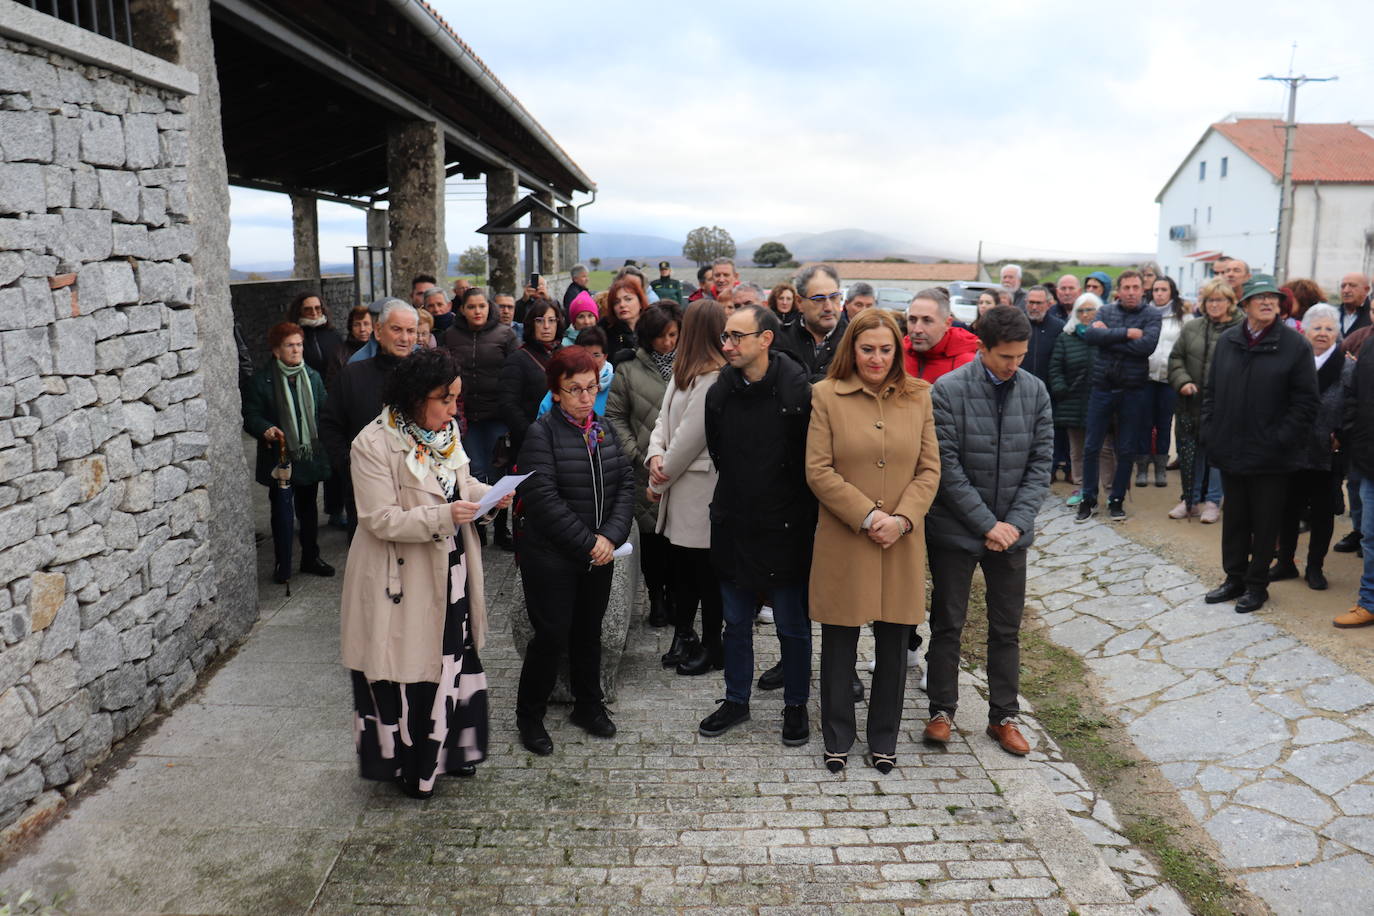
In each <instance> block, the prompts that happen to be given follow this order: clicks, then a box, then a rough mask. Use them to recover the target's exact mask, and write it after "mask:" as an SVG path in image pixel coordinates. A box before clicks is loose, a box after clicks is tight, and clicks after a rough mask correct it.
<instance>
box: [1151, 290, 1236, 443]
mask: <svg viewBox="0 0 1374 916" xmlns="http://www.w3.org/2000/svg"><path fill="white" fill-rule="evenodd" d="M1244 320H1245V315H1244V313H1242V312H1240V311H1239V310H1237V311H1236V313H1235V315H1234V316H1233V317H1231V318H1229V319H1227V320H1225V321H1222V322H1215V321H1212V320H1211V319H1210V318H1208V317H1207V316H1206V315H1203V316H1201V317H1199V318H1198V319H1197V320H1196V321H1189V322H1188V323H1186V324H1185V325H1184V326H1183V330H1182V331H1179V333H1178V340H1176V341H1174V348H1173V350H1171V351H1170V352H1169V384H1170V385H1172V386H1173V388H1174V390H1175V391H1179V389H1181V388H1182V387H1183V386H1184V385H1189V384H1192V385H1196V386H1197V393H1196V394H1193V395H1191V396H1187V395H1184V394H1183V393H1182V392H1180V393H1179V396H1178V406H1177V407H1175V408H1174V410H1175V412H1176V413H1186V414H1188V415H1189V416H1190V417H1192V418H1193V419H1194V420H1198V419H1200V418H1201V416H1202V392H1203V388H1205V387H1206V381H1207V370H1208V367H1210V366H1211V365H1212V355H1213V354H1214V353H1215V352H1216V349H1217V341H1218V340H1220V339H1221V335H1222V334H1223V333H1224V332H1226V331H1228V330H1230V329H1231V328H1234V327H1235V326H1236V325H1238V324H1240V323H1241V322H1242V321H1244Z"/></svg>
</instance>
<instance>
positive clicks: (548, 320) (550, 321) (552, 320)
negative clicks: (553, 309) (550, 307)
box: [534, 315, 558, 325]
mask: <svg viewBox="0 0 1374 916" xmlns="http://www.w3.org/2000/svg"><path fill="white" fill-rule="evenodd" d="M534 323H535V324H552V325H556V324H558V319H557V318H556V317H554V316H553V315H545V316H544V317H543V318H536V319H534Z"/></svg>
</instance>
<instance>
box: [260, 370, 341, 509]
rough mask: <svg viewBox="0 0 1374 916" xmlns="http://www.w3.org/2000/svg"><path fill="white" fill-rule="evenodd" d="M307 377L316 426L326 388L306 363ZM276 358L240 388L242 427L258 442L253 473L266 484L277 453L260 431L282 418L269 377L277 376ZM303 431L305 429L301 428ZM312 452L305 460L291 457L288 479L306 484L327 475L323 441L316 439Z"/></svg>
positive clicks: (327, 462)
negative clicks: (255, 468)
mask: <svg viewBox="0 0 1374 916" xmlns="http://www.w3.org/2000/svg"><path fill="white" fill-rule="evenodd" d="M305 374H306V377H307V378H309V379H310V390H311V392H312V393H313V394H314V396H315V425H316V428H317V429H318V427H319V422H320V420H319V418H320V414H322V413H323V412H324V402H325V397H326V395H325V391H324V380H323V379H322V378H320V374H319V373H318V372H316V371H315V370H314V369H311V368H310V367H309V366H306V367H305ZM276 375H277V368H276V361H275V360H272V361H269V362H268V364H267V366H266V367H265V368H262V369H259V370H258V371H257V372H254V373H253V377H252V378H251V379H249V380H248V383H247V385H246V386H245V388H244V392H243V431H244V432H246V433H247V434H248V435H250V436H252V437H253V438H254V439H256V440H257V442H258V464H257V473H256V474H255V475H254V476H255V477H256V479H257V481H258V483H260V484H262V485H263V486H265V487H270V486H272V484H273V482H274V481H273V480H272V469H273V468H275V467H276V466H277V456H278V454H279V450H278V447H277V445H276V443H273V444H271V445H269V444H268V443H266V442H264V441H263V438H262V434H263V433H265V432H267V431H268V430H269V429H271V428H272V427H274V426H277V427H280V426H281V422H280V420H279V418H278V413H277V395H276V392H275V391H273V389H272V380H273V379H274V378H276ZM302 435H304V430H302ZM316 445H317V449H316V451H315V454H314V455H313V456H311V457H310V458H308V459H306V460H305V461H293V462H292V463H291V482H292V483H293V484H300V485H302V486H305V485H307V484H312V483H319V482H320V481H321V480H324V479H325V478H327V477H328V476H329V473H330V468H329V456H328V454H327V453H326V452H325V450H324V443H323V442H318V443H316Z"/></svg>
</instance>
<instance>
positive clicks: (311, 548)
mask: <svg viewBox="0 0 1374 916" xmlns="http://www.w3.org/2000/svg"><path fill="white" fill-rule="evenodd" d="M319 496H320V485H319V484H318V483H307V484H294V485H292V487H291V501H292V504H293V506H294V508H295V510H296V539H297V540H298V541H300V542H301V562H302V563H308V562H310V561H311V560H316V559H319V556H320V513H319V508H318V505H317V502H318V500H319ZM277 507H278V503H277V502H276V501H275V500H274V501H272V503H271V508H272V514H273V515H276V513H277V512H279V511H280V510H279V509H278V508H277ZM272 530H273V531H274V532H275V531H276V530H277V525H276V523H275V520H274V523H273V525H272ZM272 547H273V553H274V558H275V561H276V572H277V574H278V575H280V576H282V577H283V578H290V576H291V544H290V542H287V543H285V544H278V543H276V539H275V537H274V538H273V543H272Z"/></svg>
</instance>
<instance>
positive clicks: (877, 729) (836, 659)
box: [821, 621, 913, 754]
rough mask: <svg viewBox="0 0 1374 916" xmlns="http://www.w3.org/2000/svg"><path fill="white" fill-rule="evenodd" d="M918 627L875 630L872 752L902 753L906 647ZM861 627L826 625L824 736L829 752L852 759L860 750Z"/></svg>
mask: <svg viewBox="0 0 1374 916" xmlns="http://www.w3.org/2000/svg"><path fill="white" fill-rule="evenodd" d="M912 629H913V627H911V626H910V625H908V624H900V623H883V622H882V621H877V622H875V623H874V624H873V643H874V650H873V658H874V660H875V661H876V662H877V665H876V666H875V667H874V669H873V687H872V689H871V690H870V691H869V693H868V749H869V750H870V751H874V752H876V753H879V754H891V753H894V752H895V751H896V750H897V732H898V731H899V730H900V728H901V725H902V696H903V695H904V694H905V693H906V645H907V639H908V638H910V635H911V631H912ZM858 649H859V627H841V626H834V625H832V624H828V623H823V624H821V734H822V735H823V736H824V737H825V749H826V750H827V751H829V752H831V753H832V754H847V753H849V749H850V748H851V747H853V746H854V736H855V733H856V726H855V723H854V694H853V692H852V690H851V684H852V682H853V680H854V662H855V660H856V659H857V656H858Z"/></svg>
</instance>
